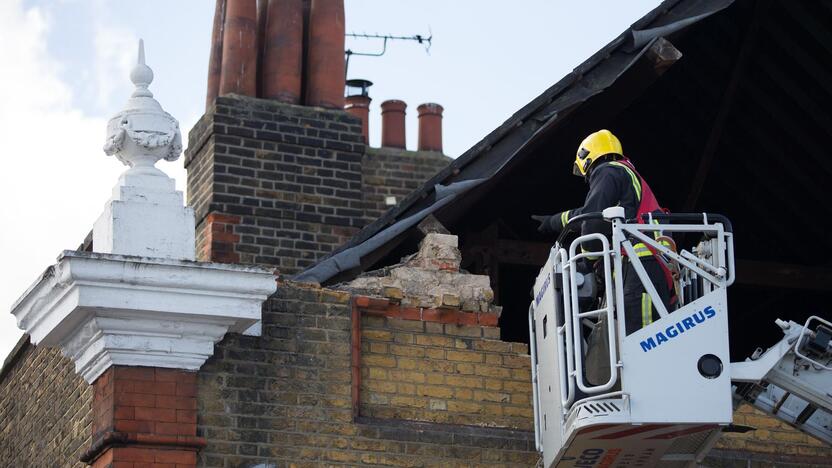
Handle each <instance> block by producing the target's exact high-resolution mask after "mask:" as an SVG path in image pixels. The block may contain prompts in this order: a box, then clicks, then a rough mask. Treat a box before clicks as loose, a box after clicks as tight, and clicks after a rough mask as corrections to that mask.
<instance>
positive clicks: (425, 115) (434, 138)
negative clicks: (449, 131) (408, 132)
mask: <svg viewBox="0 0 832 468" xmlns="http://www.w3.org/2000/svg"><path fill="white" fill-rule="evenodd" d="M416 110H417V111H418V112H419V151H438V152H440V153H441V152H442V110H443V109H442V106H440V105H439V104H434V103H426V104H422V105H420V106H419V107H417V108H416Z"/></svg>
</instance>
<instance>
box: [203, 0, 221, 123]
mask: <svg viewBox="0 0 832 468" xmlns="http://www.w3.org/2000/svg"><path fill="white" fill-rule="evenodd" d="M224 23H225V0H217V5H216V7H215V8H214V26H213V28H212V29H211V54H210V56H209V57H208V93H207V95H206V96H205V110H208V109H209V108H210V107H211V106H212V105H214V99H216V98H217V95H218V94H219V92H220V77H221V76H222V35H223V28H224Z"/></svg>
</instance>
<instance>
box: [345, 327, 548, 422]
mask: <svg viewBox="0 0 832 468" xmlns="http://www.w3.org/2000/svg"><path fill="white" fill-rule="evenodd" d="M494 330H497V329H496V328H492V327H479V326H470V325H466V326H460V325H456V324H442V323H438V322H422V321H416V320H402V319H396V318H388V317H372V316H369V317H362V320H361V391H360V402H361V406H360V414H361V416H367V417H375V418H385V419H407V420H412V421H425V422H435V423H447V424H465V425H477V426H489V427H502V428H511V429H522V430H528V431H531V430H533V429H534V428H533V423H532V421H533V416H532V404H531V374H530V368H529V366H530V359H529V355H528V347H527V346H526V345H525V344H520V343H506V342H502V341H499V340H497V339H493V331H494Z"/></svg>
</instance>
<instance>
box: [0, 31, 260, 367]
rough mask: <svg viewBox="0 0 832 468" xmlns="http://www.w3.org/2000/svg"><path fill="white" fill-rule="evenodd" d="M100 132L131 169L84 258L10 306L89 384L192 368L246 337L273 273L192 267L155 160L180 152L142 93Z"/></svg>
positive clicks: (62, 266)
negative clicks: (140, 371)
mask: <svg viewBox="0 0 832 468" xmlns="http://www.w3.org/2000/svg"><path fill="white" fill-rule="evenodd" d="M130 79H131V80H133V83H135V85H136V90H135V91H134V92H133V95H132V96H131V97H130V99H129V100H128V101H127V107H126V109H125V110H123V111H122V112H120V113H119V114H118V115H116V116H115V117H113V118H112V119H111V120H110V122H109V124H108V126H107V144H106V146H105V147H104V151H105V152H106V153H107V154H109V155H114V156H116V157H117V158H118V159H119V160H120V161H121V162H123V163H124V164H126V165H128V166H130V168H129V169H127V170H126V171H124V173H122V174H121V175H120V176H119V179H118V182H117V183H116V185H115V187H113V192H112V197H111V198H110V200H108V201H107V203H106V204H105V205H104V212H103V213H102V214H101V216H99V218H98V220H97V221H96V222H95V225H94V226H93V235H92V238H93V250H94V252H73V251H65V252H63V253H62V254H61V255H60V256H59V257H58V261H57V263H56V264H55V265H52V266H51V267H49V268H47V270H46V272H45V273H44V274H43V275H42V276H41V278H40V279H39V280H38V281H37V282H35V284H34V285H32V287H30V288H29V290H28V291H26V292H25V293H24V294H23V296H22V297H21V298H20V299H19V300H18V301H17V302H16V303H15V304H14V305H13V306H12V314H14V316H15V317H16V318H17V325H18V327H20V328H21V329H23V330H24V331H25V332H26V333H28V334H29V338H30V340H31V342H32V344H34V345H36V346H46V347H53V348H59V349H61V351H62V352H63V354H64V355H65V356H67V357H69V358H70V359H72V360H73V362H74V363H75V370H76V371H77V372H78V374H80V375H81V376H83V377H84V379H86V381H87V382H89V383H92V382H94V381H95V380H96V379H97V378H98V377H99V376H100V375H101V374H102V373H103V372H104V371H105V370H107V368H109V367H110V366H114V365H118V366H147V367H166V368H175V369H187V370H197V369H199V367H200V366H201V365H202V363H204V362H205V360H206V359H208V358H209V357H211V356H212V355H213V353H214V344H215V343H217V342H218V341H220V340H221V339H222V338H223V337H224V336H225V335H226V333H229V332H232V333H234V332H236V333H244V332H247V330H251V331H250V332H249V333H256V331H257V330H259V328H258V326H257V325H258V324H259V322H260V318H261V316H260V313H261V310H262V305H263V301H264V300H266V298H267V297H268V296H269V295H270V294H272V293H273V292H274V291H275V289H276V284H275V279H274V274H273V273H272V271H270V270H267V269H263V268H259V267H254V266H241V265H225V264H218V263H202V262H195V261H193V260H194V258H195V248H194V230H195V228H194V225H195V220H194V211H193V209H192V208H189V207H187V206H183V197H182V193H181V192H177V191H176V186H175V182H174V180H173V179H171V178H169V177H168V176H167V175H165V173H164V172H162V171H160V170H159V169H157V168H156V167H154V164H155V163H156V161H158V160H159V159H162V158H164V159H167V160H170V161H172V160H175V159H176V158H178V157H179V153H180V152H181V151H182V143H181V136H180V134H179V124H178V123H177V122H176V119H174V118H173V117H171V116H170V114H168V113H167V112H165V111H163V110H162V107H161V106H160V105H159V103H158V102H156V100H155V99H153V95H152V94H151V93H150V91H148V90H147V86H148V85H149V84H150V82H151V81H152V80H153V72H152V71H151V70H150V68H148V67H147V65H145V64H144V45H143V43H142V42H139V63H138V65H136V67H135V68H134V69H133V71H132V73H131V74H130Z"/></svg>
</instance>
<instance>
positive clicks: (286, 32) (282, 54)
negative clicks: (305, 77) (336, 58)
mask: <svg viewBox="0 0 832 468" xmlns="http://www.w3.org/2000/svg"><path fill="white" fill-rule="evenodd" d="M262 47H263V64H262V68H261V69H262V72H261V73H262V75H261V79H262V91H263V96H262V97H264V98H266V99H276V100H278V101H281V102H287V103H289V104H299V103H300V93H301V74H302V71H303V60H302V55H303V0H269V5H268V10H267V13H266V33H265V37H264V43H263V46H262Z"/></svg>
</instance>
